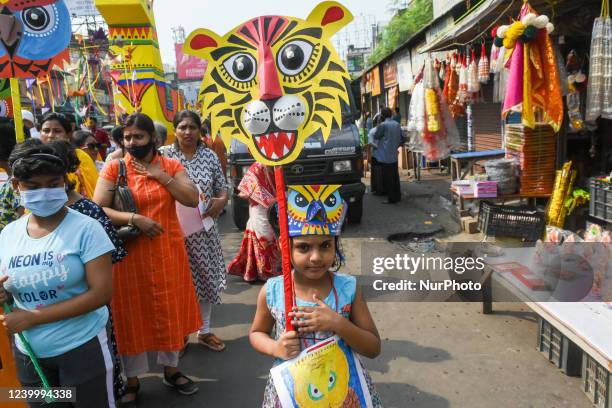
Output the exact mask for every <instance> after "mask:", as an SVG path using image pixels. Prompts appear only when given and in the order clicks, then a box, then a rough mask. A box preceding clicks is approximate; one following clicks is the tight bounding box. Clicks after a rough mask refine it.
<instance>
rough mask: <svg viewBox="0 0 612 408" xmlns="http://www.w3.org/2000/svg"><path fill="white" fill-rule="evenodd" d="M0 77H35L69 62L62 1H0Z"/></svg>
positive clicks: (68, 25) (68, 31)
mask: <svg viewBox="0 0 612 408" xmlns="http://www.w3.org/2000/svg"><path fill="white" fill-rule="evenodd" d="M0 34H1V35H0V44H1V46H0V78H36V77H40V76H42V75H45V74H47V73H49V72H50V71H51V69H52V68H53V67H54V66H56V65H57V66H59V67H60V68H61V67H62V66H63V64H64V62H67V61H69V60H70V57H69V55H68V44H69V43H70V36H71V35H72V30H71V22H70V13H69V12H68V8H67V7H66V4H65V3H64V1H63V0H31V1H23V0H0Z"/></svg>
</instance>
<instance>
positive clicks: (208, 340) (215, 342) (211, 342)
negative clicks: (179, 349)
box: [198, 333, 225, 352]
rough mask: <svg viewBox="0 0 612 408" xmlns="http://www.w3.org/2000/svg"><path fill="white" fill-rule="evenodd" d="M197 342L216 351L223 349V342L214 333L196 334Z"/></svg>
mask: <svg viewBox="0 0 612 408" xmlns="http://www.w3.org/2000/svg"><path fill="white" fill-rule="evenodd" d="M198 344H201V345H202V346H204V347H208V348H209V349H211V350H213V351H217V352H221V351H223V350H225V343H223V342H222V341H221V339H219V338H218V337H217V336H215V334H214V333H206V334H198Z"/></svg>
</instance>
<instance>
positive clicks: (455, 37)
mask: <svg viewBox="0 0 612 408" xmlns="http://www.w3.org/2000/svg"><path fill="white" fill-rule="evenodd" d="M590 2H591V0H560V1H559V2H558V3H556V5H555V7H554V9H555V12H554V14H555V15H557V16H560V15H567V14H570V13H574V12H576V11H577V10H579V9H580V8H582V7H584V6H585V5H587V4H590ZM529 3H530V4H531V6H532V7H533V8H535V9H536V10H537V11H538V12H540V13H543V14H547V15H549V16H550V15H551V14H552V10H551V4H550V1H548V0H530V1H529ZM522 6H523V1H521V0H485V1H483V2H482V3H481V4H480V5H479V6H477V7H476V8H475V9H474V10H473V11H472V12H471V13H470V14H468V15H467V16H465V17H464V18H463V19H460V20H458V22H456V23H455V24H454V25H452V26H450V27H448V28H446V29H445V30H442V31H441V32H440V34H438V35H437V36H435V37H433V38H432V39H429V40H428V41H427V45H425V46H424V47H422V48H420V49H419V53H425V52H430V51H444V50H449V49H453V48H457V47H462V46H465V45H467V44H470V43H472V44H473V43H475V42H477V41H480V39H481V38H487V39H489V38H490V36H491V34H490V32H491V29H492V28H493V27H495V26H496V25H498V24H510V20H509V19H510V18H516V17H517V16H518V14H519V12H520V10H521V7H522Z"/></svg>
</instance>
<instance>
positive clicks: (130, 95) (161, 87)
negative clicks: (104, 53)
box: [96, 0, 184, 141]
mask: <svg viewBox="0 0 612 408" xmlns="http://www.w3.org/2000/svg"><path fill="white" fill-rule="evenodd" d="M150 3H151V2H149V1H146V0H96V7H97V8H98V10H99V11H100V13H101V14H102V16H103V17H104V19H105V20H106V22H107V23H108V31H109V40H110V42H111V46H110V50H109V51H110V53H111V55H112V57H113V58H112V61H113V62H112V64H111V77H112V79H113V82H114V84H115V87H116V89H117V94H116V95H115V98H116V101H117V103H118V104H119V106H120V110H121V111H122V112H125V113H127V114H130V113H134V112H142V113H146V114H147V115H149V116H150V117H151V118H152V119H153V120H155V121H158V122H160V123H163V124H165V125H166V127H167V128H168V131H169V133H170V134H172V132H171V130H172V129H173V127H172V119H173V118H174V115H175V114H176V112H178V111H179V110H181V109H183V101H184V98H181V96H180V93H179V91H177V90H176V89H174V88H172V87H171V86H170V84H169V83H167V82H166V81H165V79H164V69H163V65H162V60H161V55H160V53H159V44H158V40H157V31H156V28H155V17H154V16H153V10H152V9H151V4H150ZM169 141H171V139H170V140H169Z"/></svg>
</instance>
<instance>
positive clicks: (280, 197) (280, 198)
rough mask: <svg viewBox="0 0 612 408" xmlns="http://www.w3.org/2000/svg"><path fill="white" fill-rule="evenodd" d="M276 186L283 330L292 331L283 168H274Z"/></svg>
mask: <svg viewBox="0 0 612 408" xmlns="http://www.w3.org/2000/svg"><path fill="white" fill-rule="evenodd" d="M274 181H275V184H276V201H277V203H278V225H279V227H280V239H279V243H280V249H281V259H282V266H283V283H284V285H283V286H284V293H285V329H286V331H288V332H290V331H293V322H292V320H291V319H290V318H289V312H291V310H292V309H293V276H292V275H291V252H290V250H289V222H288V221H287V193H286V192H285V173H284V171H283V166H276V167H274Z"/></svg>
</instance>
